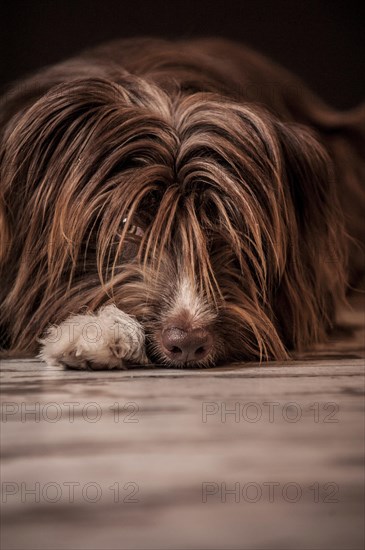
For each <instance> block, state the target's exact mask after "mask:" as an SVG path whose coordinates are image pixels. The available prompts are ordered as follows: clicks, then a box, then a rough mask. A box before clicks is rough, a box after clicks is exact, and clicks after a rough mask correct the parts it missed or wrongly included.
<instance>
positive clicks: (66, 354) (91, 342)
mask: <svg viewBox="0 0 365 550" xmlns="http://www.w3.org/2000/svg"><path fill="white" fill-rule="evenodd" d="M40 343H41V346H42V347H41V351H40V353H39V357H40V358H41V359H43V361H46V363H48V364H49V365H55V364H56V365H57V364H58V365H65V366H67V367H71V368H74V369H95V370H97V369H115V368H119V369H121V368H125V367H126V363H132V364H133V363H137V364H146V363H147V362H148V361H147V357H146V354H145V335H144V331H143V328H142V326H141V325H140V323H139V322H138V321H137V320H136V319H135V318H133V317H131V316H130V315H127V314H126V313H124V311H121V310H120V309H118V308H117V307H116V306H115V305H108V306H105V307H103V308H101V309H99V310H98V311H97V313H96V314H87V315H72V316H71V317H68V319H66V321H64V322H63V323H61V324H60V325H54V326H52V327H50V328H49V329H48V331H47V333H46V334H45V336H44V337H43V338H42V339H41V340H40Z"/></svg>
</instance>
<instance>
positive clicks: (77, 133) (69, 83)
mask: <svg viewBox="0 0 365 550" xmlns="http://www.w3.org/2000/svg"><path fill="white" fill-rule="evenodd" d="M364 120H365V116H364V111H361V109H358V110H357V111H354V112H351V113H346V114H343V113H338V112H336V111H334V110H332V109H330V108H329V107H327V106H326V105H325V104H324V103H322V102H321V101H320V100H319V99H317V98H316V97H315V96H314V95H313V94H312V93H311V92H309V91H308V90H307V89H306V88H305V86H304V85H303V84H302V82H301V81H300V80H298V79H297V78H295V77H293V76H292V75H291V74H289V73H288V72H286V71H285V70H284V69H282V68H280V67H278V66H275V65H274V64H273V63H271V62H269V61H267V60H266V59H264V58H262V57H261V56H260V55H258V54H256V53H254V52H252V51H250V50H247V49H246V48H244V47H242V46H239V45H237V44H233V43H230V42H227V41H224V40H215V39H204V40H203V39H202V40H193V41H179V42H169V41H164V40H157V39H134V40H122V41H118V42H114V43H112V44H107V45H105V46H101V47H99V48H97V49H94V50H92V51H88V52H85V53H83V54H81V55H80V56H79V57H76V58H74V59H71V60H69V61H66V62H64V63H60V64H58V65H56V66H54V67H51V68H47V69H45V70H43V71H41V72H40V73H38V74H37V75H36V76H34V77H32V78H30V79H28V80H26V81H24V82H20V83H18V84H17V85H15V86H14V87H13V88H12V89H11V90H10V91H9V92H8V93H7V94H6V96H5V97H4V98H3V102H2V109H1V124H0V131H1V180H0V236H1V252H0V274H1V291H0V306H1V317H0V325H1V334H2V345H3V347H4V348H9V349H11V350H14V351H15V352H32V353H34V352H35V351H36V349H37V341H39V340H38V339H39V337H41V336H43V339H42V351H41V355H42V357H44V358H45V359H46V360H47V361H48V362H59V363H62V364H66V365H68V366H72V367H77V368H86V367H91V368H100V367H102V368H112V367H118V366H119V367H121V366H123V365H124V364H125V363H128V362H134V363H146V362H147V361H154V362H160V363H164V364H166V365H171V366H180V365H194V366H207V365H212V364H216V363H217V362H219V361H222V360H224V361H232V360H262V359H270V358H271V359H280V360H282V359H285V358H287V357H288V356H289V353H290V351H291V350H303V349H305V348H308V347H310V346H312V345H313V344H315V343H316V342H319V341H321V340H323V339H324V338H325V336H326V333H327V332H328V330H329V329H330V328H331V326H333V325H334V323H335V321H336V309H337V306H338V304H339V303H340V302H341V301H343V300H344V298H345V294H346V290H347V289H348V288H349V287H351V286H358V285H359V279H360V277H361V275H362V273H363V267H364V264H363V262H364V258H363V252H362V250H361V249H360V248H359V244H358V240H359V239H361V237H362V235H361V229H362V225H361V214H362V209H363V206H364V186H363V184H364V166H365V165H364V159H363V152H364V149H363V147H364V137H365V128H364ZM50 325H52V326H51V328H49V327H50Z"/></svg>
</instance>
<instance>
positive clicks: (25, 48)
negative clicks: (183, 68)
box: [0, 0, 365, 108]
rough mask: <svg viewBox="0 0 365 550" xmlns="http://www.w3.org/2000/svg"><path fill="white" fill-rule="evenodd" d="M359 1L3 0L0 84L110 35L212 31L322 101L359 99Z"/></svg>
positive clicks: (362, 63) (364, 88)
mask: <svg viewBox="0 0 365 550" xmlns="http://www.w3.org/2000/svg"><path fill="white" fill-rule="evenodd" d="M362 4H363V2H360V1H355V0H353V1H348V0H266V1H264V0H237V1H235V0H216V1H213V0H210V1H209V0H185V1H182V0H130V1H128V0H48V1H47V0H23V1H21V0H10V1H9V2H7V3H3V4H2V7H1V10H0V17H1V19H0V21H1V24H0V25H1V28H0V48H1V50H0V52H1V53H0V56H1V73H0V85H1V86H3V85H4V84H6V83H8V82H9V81H11V80H13V79H15V78H17V77H19V76H22V75H23V74H24V73H27V72H29V71H32V70H34V69H36V68H38V67H40V66H42V65H45V64H49V63H54V62H56V61H58V60H60V59H62V58H64V57H67V56H70V55H72V54H74V53H75V52H77V51H78V50H80V49H82V48H84V47H86V46H89V45H93V44H96V43H98V42H101V41H103V40H108V39H111V38H116V37H125V36H134V35H148V34H149V35H155V36H166V37H185V38H186V37H189V36H197V35H219V36H226V37H229V38H232V39H236V40H240V41H242V42H245V43H247V44H249V45H251V46H254V47H255V48H257V49H258V50H260V51H262V52H263V53H265V54H267V55H269V56H271V57H272V58H273V59H275V60H277V61H279V62H280V63H282V64H283V65H284V66H286V67H287V68H289V69H291V70H292V71H294V72H296V73H297V74H298V75H300V76H301V77H302V78H304V80H306V82H307V83H308V84H309V85H310V86H311V87H312V89H313V90H315V91H316V92H317V93H318V94H319V95H321V96H322V97H323V98H324V99H326V100H327V101H328V102H329V103H331V104H332V105H334V106H337V107H339V108H348V107H352V106H354V105H356V104H357V103H359V102H360V101H362V100H363V99H364V96H365V83H364V74H365V54H364V51H365V41H364V17H363V12H364V10H363V9H362Z"/></svg>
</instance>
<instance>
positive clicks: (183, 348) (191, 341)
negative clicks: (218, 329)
mask: <svg viewBox="0 0 365 550" xmlns="http://www.w3.org/2000/svg"><path fill="white" fill-rule="evenodd" d="M162 347H163V352H164V353H165V355H166V356H167V357H168V358H169V359H172V360H173V361H178V362H180V363H187V362H188V361H201V360H202V359H204V358H205V357H206V356H207V355H208V354H209V352H210V351H211V349H212V347H213V337H212V335H211V334H210V333H209V332H208V331H207V330H205V329H194V330H189V331H187V330H183V329H181V328H179V327H170V328H166V329H165V330H164V331H163V332H162Z"/></svg>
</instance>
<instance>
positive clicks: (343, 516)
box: [1, 313, 364, 550]
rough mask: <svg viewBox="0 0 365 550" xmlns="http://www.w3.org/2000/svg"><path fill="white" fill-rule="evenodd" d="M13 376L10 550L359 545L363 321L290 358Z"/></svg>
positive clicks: (41, 370) (32, 371) (28, 368)
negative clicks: (352, 332) (346, 336)
mask: <svg viewBox="0 0 365 550" xmlns="http://www.w3.org/2000/svg"><path fill="white" fill-rule="evenodd" d="M351 319H352V321H354V316H353V315H352V318H351ZM355 321H356V322H357V323H359V322H361V323H363V314H359V313H357V318H356V319H355ZM1 375H2V382H1V393H2V396H1V398H2V401H1V402H2V409H1V413H2V416H1V448H2V467H1V488H2V505H1V506H2V513H1V527H2V529H1V549H2V550H8V549H17V550H22V549H32V550H34V549H38V548H42V549H47V550H49V549H57V550H59V549H73V550H74V549H103V550H106V549H143V550H146V549H148V550H149V549H156V550H157V549H158V550H160V549H250V550H252V549H260V550H264V549H278V550H279V549H280V550H282V549H293V548H295V549H299V550H300V549H302V550H304V549H305V550H322V549H323V550H329V549H333V550H335V549H346V550H355V549H362V548H363V545H364V523H363V517H364V516H363V514H364V477H363V475H364V474H363V459H364V456H363V454H364V378H363V376H364V352H363V340H362V336H361V331H358V332H357V333H356V338H355V339H350V340H341V341H336V342H333V343H332V344H331V345H330V346H328V347H327V348H325V349H323V350H319V351H318V352H316V354H315V355H313V356H312V357H310V356H306V357H305V358H302V359H298V360H297V361H293V362H292V363H286V364H277V363H271V364H267V365H262V366H259V365H253V364H239V365H228V366H226V367H219V368H215V369H209V370H204V371H199V370H167V369H160V368H146V369H137V368H136V369H131V370H128V371H120V372H113V371H111V372H105V373H104V372H75V371H74V372H73V371H64V370H62V369H61V368H46V367H45V366H44V364H42V363H41V362H39V361H37V360H36V359H32V360H16V359H11V360H10V359H7V360H3V361H2V365H1Z"/></svg>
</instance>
